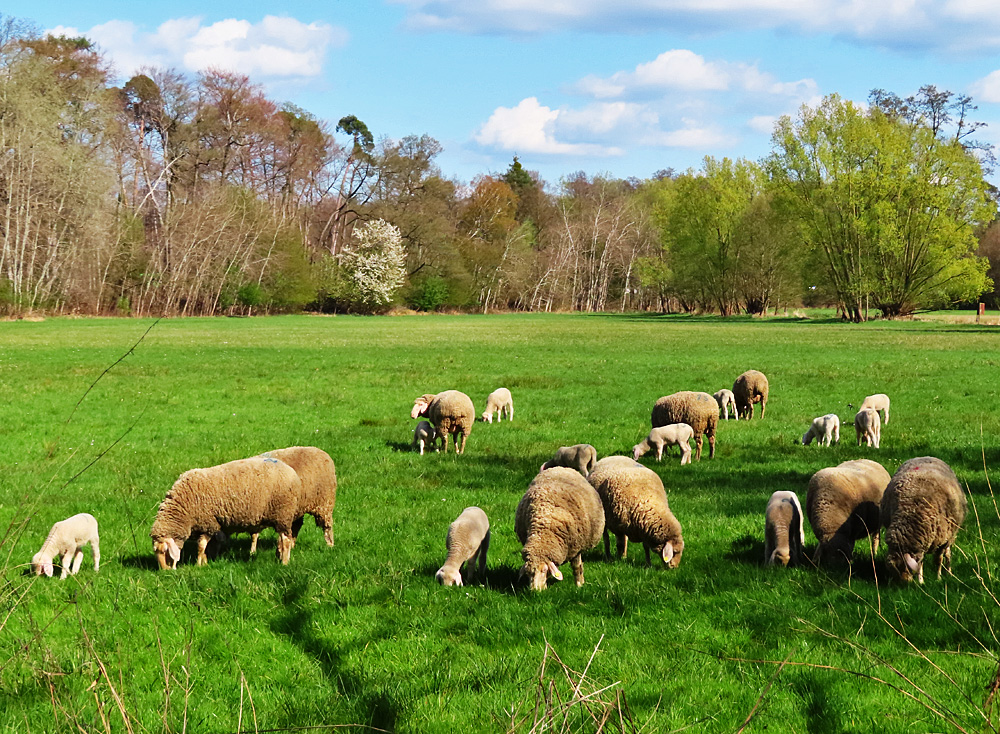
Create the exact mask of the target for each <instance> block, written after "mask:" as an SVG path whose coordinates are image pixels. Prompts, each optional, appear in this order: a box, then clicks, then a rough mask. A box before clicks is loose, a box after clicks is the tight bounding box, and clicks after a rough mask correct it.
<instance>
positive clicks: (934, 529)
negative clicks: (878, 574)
mask: <svg viewBox="0 0 1000 734" xmlns="http://www.w3.org/2000/svg"><path fill="white" fill-rule="evenodd" d="M966 510H967V502H966V499H965V493H964V492H963V491H962V487H961V485H960V484H959V483H958V478H957V477H956V476H955V472H953V471H952V470H951V467H949V466H948V465H947V464H946V463H944V462H943V461H941V460H940V459H937V458H935V457H933V456H920V457H918V458H915V459H910V460H909V461H906V462H903V465H902V466H900V467H899V469H898V470H897V471H896V473H895V474H894V475H893V476H892V480H891V481H890V482H889V486H888V487H886V489H885V494H884V495H882V525H883V527H885V544H886V547H887V553H886V557H885V561H886V565H887V566H888V567H889V568H890V569H892V572H893V573H894V574H895V576H896V577H897V578H898V579H899V580H900V581H902V582H904V583H908V582H909V581H910V580H912V579H913V577H914V576H916V578H917V583H920V584H922V583H924V558H925V556H926V555H927V554H928V553H933V554H934V560H935V565H936V566H937V577H938V580H940V579H941V569H942V567H943V568H944V569H945V570H946V571H948V572H949V573H951V547H952V545H954V543H955V537H956V536H957V535H958V531H959V529H960V528H961V527H962V523H963V522H964V521H965V513H966Z"/></svg>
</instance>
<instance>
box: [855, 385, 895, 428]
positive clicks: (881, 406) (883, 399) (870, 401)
mask: <svg viewBox="0 0 1000 734" xmlns="http://www.w3.org/2000/svg"><path fill="white" fill-rule="evenodd" d="M867 408H871V409H872V410H876V411H881V412H882V422H883V423H885V424H886V425H889V396H888V395H886V394H885V393H882V392H880V393H876V394H875V395H869V396H868V397H867V398H865V400H864V402H863V403H861V408H860V409H861V410H865V409H867Z"/></svg>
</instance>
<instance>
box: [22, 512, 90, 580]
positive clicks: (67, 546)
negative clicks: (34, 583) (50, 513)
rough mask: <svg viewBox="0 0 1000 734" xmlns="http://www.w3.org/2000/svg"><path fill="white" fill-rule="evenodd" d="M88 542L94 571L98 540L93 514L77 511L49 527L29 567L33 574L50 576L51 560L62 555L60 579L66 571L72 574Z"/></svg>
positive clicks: (81, 559) (76, 568)
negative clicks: (92, 556)
mask: <svg viewBox="0 0 1000 734" xmlns="http://www.w3.org/2000/svg"><path fill="white" fill-rule="evenodd" d="M87 543H90V550H91V553H93V554H94V573H97V572H98V571H99V570H100V568H101V539H100V537H98V534H97V520H95V519H94V516H93V515H90V514H88V513H86V512H81V513H80V514H78V515H73V516H72V517H68V518H66V519H65V520H60V521H59V522H57V523H55V524H54V525H53V526H52V529H51V530H49V534H48V537H46V538H45V542H44V543H42V547H41V549H40V550H39V551H38V553H36V554H35V555H34V557H33V558H32V559H31V570H32V571H33V572H34V574H35V575H36V576H42V575H45V576H51V575H52V559H53V558H55V557H56V556H62V573H61V574H59V578H61V579H64V578H66V576H68V575H69V574H73V575H76V574H77V573H78V572H79V571H80V564H82V563H83V546H85V545H87Z"/></svg>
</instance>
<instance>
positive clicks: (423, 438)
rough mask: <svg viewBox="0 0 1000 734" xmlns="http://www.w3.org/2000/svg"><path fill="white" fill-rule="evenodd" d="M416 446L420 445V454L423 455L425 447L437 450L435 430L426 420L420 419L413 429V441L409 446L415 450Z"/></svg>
mask: <svg viewBox="0 0 1000 734" xmlns="http://www.w3.org/2000/svg"><path fill="white" fill-rule="evenodd" d="M418 446H419V447H420V455H421V456H423V455H424V448H425V447H431V448H433V449H434V450H435V451H437V450H438V447H437V431H435V430H434V426H432V425H431V424H430V423H428V422H427V421H420V422H419V423H418V424H417V427H416V428H414V429H413V443H412V444H410V448H412V449H413V450H414V451H416V450H417V447H418Z"/></svg>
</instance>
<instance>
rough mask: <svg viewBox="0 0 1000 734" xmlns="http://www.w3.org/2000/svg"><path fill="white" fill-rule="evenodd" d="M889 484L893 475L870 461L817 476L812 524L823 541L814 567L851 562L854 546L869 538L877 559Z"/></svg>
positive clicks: (809, 508) (809, 499)
mask: <svg viewBox="0 0 1000 734" xmlns="http://www.w3.org/2000/svg"><path fill="white" fill-rule="evenodd" d="M887 484H889V472H887V471H886V470H885V467H883V466H882V465H881V464H879V463H878V462H875V461H870V460H868V459H855V460H853V461H845V462H843V463H841V464H838V465H837V466H831V467H827V468H826V469H820V470H819V471H818V472H816V473H815V474H813V476H812V478H811V479H810V480H809V489H808V491H807V494H806V513H807V514H808V516H809V524H810V525H812V529H813V533H814V534H815V535H816V539H817V540H818V541H819V547H817V548H816V553H815V555H814V556H813V563H815V564H816V565H817V566H818V565H819V564H820V562H821V561H823V559H827V561H831V560H832V561H833V562H835V563H836V562H840V561H843V560H846V561H848V562H850V561H851V560H852V556H853V554H854V544H855V542H856V541H858V540H861V539H862V538H869V544H870V546H871V552H872V555H873V556H874V555H875V551H877V550H878V536H879V504H880V502H881V501H882V493H883V492H884V491H885V488H886V485H887Z"/></svg>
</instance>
